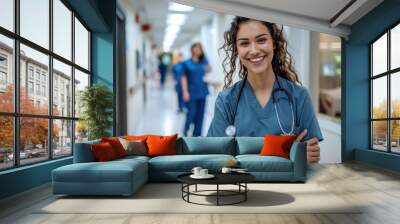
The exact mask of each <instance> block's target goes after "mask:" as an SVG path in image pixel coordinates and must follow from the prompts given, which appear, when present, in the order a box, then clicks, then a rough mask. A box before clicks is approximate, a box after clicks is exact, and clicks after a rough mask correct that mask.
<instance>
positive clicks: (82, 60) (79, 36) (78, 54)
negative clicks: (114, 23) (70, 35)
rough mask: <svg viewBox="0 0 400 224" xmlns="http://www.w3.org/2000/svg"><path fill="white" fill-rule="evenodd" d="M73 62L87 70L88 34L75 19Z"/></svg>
mask: <svg viewBox="0 0 400 224" xmlns="http://www.w3.org/2000/svg"><path fill="white" fill-rule="evenodd" d="M75 62H76V64H78V65H80V66H81V67H83V68H85V69H89V32H88V31H87V30H86V28H85V27H84V26H83V25H82V23H81V22H80V21H79V20H78V19H77V18H75Z"/></svg>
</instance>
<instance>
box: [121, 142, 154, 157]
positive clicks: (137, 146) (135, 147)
mask: <svg viewBox="0 0 400 224" xmlns="http://www.w3.org/2000/svg"><path fill="white" fill-rule="evenodd" d="M118 139H119V141H120V142H121V144H122V147H124V149H125V151H126V155H127V156H129V155H135V156H146V155H147V149H146V145H145V144H144V142H143V141H141V140H135V141H129V140H126V139H124V138H118Z"/></svg>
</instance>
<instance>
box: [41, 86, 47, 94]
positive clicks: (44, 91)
mask: <svg viewBox="0 0 400 224" xmlns="http://www.w3.org/2000/svg"><path fill="white" fill-rule="evenodd" d="M42 96H46V86H42Z"/></svg>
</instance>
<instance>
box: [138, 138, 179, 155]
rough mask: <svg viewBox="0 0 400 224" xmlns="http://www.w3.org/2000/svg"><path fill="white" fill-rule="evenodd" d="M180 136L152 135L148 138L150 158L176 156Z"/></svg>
mask: <svg viewBox="0 0 400 224" xmlns="http://www.w3.org/2000/svg"><path fill="white" fill-rule="evenodd" d="M177 138H178V134H175V135H171V136H157V135H150V136H148V137H147V141H146V142H147V147H148V152H147V153H148V156H164V155H176V139H177Z"/></svg>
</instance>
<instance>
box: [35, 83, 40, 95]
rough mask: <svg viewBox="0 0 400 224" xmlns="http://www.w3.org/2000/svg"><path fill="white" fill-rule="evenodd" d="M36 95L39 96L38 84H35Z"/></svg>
mask: <svg viewBox="0 0 400 224" xmlns="http://www.w3.org/2000/svg"><path fill="white" fill-rule="evenodd" d="M36 95H40V84H36Z"/></svg>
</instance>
